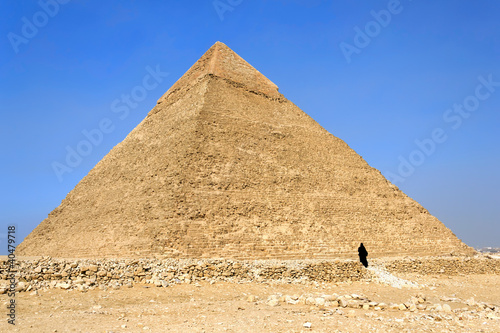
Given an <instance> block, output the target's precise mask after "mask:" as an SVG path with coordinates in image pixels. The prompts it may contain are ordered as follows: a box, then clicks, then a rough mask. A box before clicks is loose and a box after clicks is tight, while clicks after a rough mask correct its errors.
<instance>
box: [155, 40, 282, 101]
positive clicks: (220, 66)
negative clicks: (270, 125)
mask: <svg viewBox="0 0 500 333" xmlns="http://www.w3.org/2000/svg"><path fill="white" fill-rule="evenodd" d="M208 75H212V76H216V77H219V78H223V79H226V80H229V81H232V82H235V83H237V84H239V85H241V86H242V87H243V88H245V89H247V90H250V91H255V92H258V93H262V94H264V95H267V96H269V97H271V98H280V97H281V94H280V93H279V92H278V86H277V85H276V84H274V83H273V82H271V80H269V79H268V78H267V77H265V76H264V75H263V74H262V73H260V72H259V71H258V70H257V69H255V68H254V67H253V66H252V65H250V64H249V63H248V62H246V61H245V60H244V59H243V58H242V57H240V56H239V55H238V54H237V53H236V52H234V51H233V50H231V48H229V47H228V46H227V45H226V44H224V43H222V42H220V41H217V42H215V44H213V45H212V46H211V47H210V48H209V49H208V50H207V51H206V52H205V54H203V56H201V58H200V59H198V61H197V62H196V63H195V64H194V65H193V66H191V68H190V69H189V70H188V71H187V72H186V73H185V74H184V75H183V76H182V77H181V78H180V79H179V80H178V81H177V82H176V83H175V84H174V85H173V86H172V87H171V88H170V89H169V90H168V91H167V92H166V93H165V94H164V95H163V96H162V97H161V98H160V99H159V100H158V103H161V102H163V101H164V100H166V99H167V98H168V97H170V96H171V95H174V94H175V93H176V92H178V91H179V90H182V87H183V86H184V87H189V86H192V85H194V84H195V83H197V82H198V81H199V80H201V79H203V78H204V77H206V76H208Z"/></svg>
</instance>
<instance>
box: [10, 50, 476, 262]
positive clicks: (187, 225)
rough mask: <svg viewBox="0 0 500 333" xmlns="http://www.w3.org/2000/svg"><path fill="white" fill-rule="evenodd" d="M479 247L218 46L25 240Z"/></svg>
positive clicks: (110, 246)
mask: <svg viewBox="0 0 500 333" xmlns="http://www.w3.org/2000/svg"><path fill="white" fill-rule="evenodd" d="M361 242H363V243H364V245H365V247H366V248H367V250H368V252H369V253H370V257H371V258H373V257H376V256H379V257H390V256H405V255H410V256H426V255H449V254H450V253H455V254H472V253H474V251H473V249H472V248H470V247H468V246H467V245H465V244H464V243H462V242H461V241H460V240H459V239H458V238H457V237H456V236H455V235H454V234H453V233H452V232H451V231H450V230H449V229H448V228H447V227H445V226H444V224H443V223H441V222H440V221H439V220H438V219H437V218H435V217H434V216H432V215H431V214H429V212H428V211H427V210H426V209H424V208H423V207H422V206H421V205H419V204H418V203H417V202H415V201H414V200H412V199H411V198H409V197H408V196H406V195H405V194H404V193H403V192H401V191H400V190H399V189H398V188H397V187H396V186H394V185H393V184H391V183H390V182H389V181H387V180H386V179H385V178H384V177H383V176H382V174H381V173H380V172H379V171H378V170H376V169H374V168H372V167H370V166H369V165H368V164H367V163H366V161H364V160H363V158H361V156H359V155H358V154H357V153H356V152H355V151H354V150H352V149H351V148H349V146H348V145H347V144H346V143H345V142H344V141H342V140H341V139H339V138H337V137H335V136H333V135H332V134H330V133H329V132H327V131H326V130H325V129H323V128H322V127H321V126H320V125H319V124H318V123H316V122H315V121H314V120H313V119H312V118H311V117H309V116H308V115H307V114H306V113H304V112H303V111H301V110H300V109H299V108H298V107H297V106H295V105H294V104H293V103H292V102H290V101H288V100H287V99H286V98H285V97H284V96H283V95H281V94H280V93H279V92H278V87H277V86H276V85H275V84H274V83H272V82H271V81H270V80H269V79H267V78H266V77H265V76H264V75H262V74H261V73H260V72H258V71H257V70H256V69H255V68H253V67H252V66H251V65H250V64H248V63H247V62H246V61H245V60H243V59H242V58H241V57H239V56H238V55H237V54H236V53H235V52H233V51H232V50H231V49H229V48H228V47H227V46H226V45H224V44H223V43H220V42H217V43H216V44H214V45H213V46H212V47H211V48H210V49H209V50H208V51H207V52H206V53H205V54H204V55H203V56H202V57H201V58H200V59H199V60H198V61H197V62H196V63H195V64H194V65H193V66H192V67H191V68H190V69H189V70H188V71H187V72H186V73H185V74H184V75H183V76H182V77H181V78H180V79H179V80H178V81H177V82H176V83H175V84H174V85H173V86H172V87H171V88H170V89H169V90H168V91H167V92H166V93H165V94H164V95H163V96H162V97H161V98H160V99H159V100H158V102H157V105H156V106H155V107H154V108H153V109H152V110H151V111H150V112H149V114H148V115H147V116H146V118H145V119H144V120H143V121H142V122H141V123H140V124H139V125H138V126H137V127H136V128H135V129H133V130H132V132H130V134H129V135H128V136H127V137H126V138H125V139H124V140H123V141H122V142H121V143H119V144H118V145H116V146H115V147H114V148H113V149H112V150H111V151H110V152H109V153H108V154H107V155H106V156H105V157H104V158H103V159H102V160H101V161H100V162H99V163H98V164H97V165H96V166H95V167H94V168H93V169H92V170H91V171H90V172H89V173H88V175H87V176H85V177H84V178H83V179H82V180H81V181H80V182H79V183H78V184H77V185H76V187H75V188H74V189H73V190H72V191H71V192H70V193H69V194H68V195H67V197H66V198H65V199H64V200H63V201H62V203H61V205H60V206H59V207H57V208H56V209H54V210H53V211H52V212H51V213H50V214H49V216H48V217H47V218H46V219H45V220H44V221H42V222H41V223H40V225H38V226H37V227H36V228H35V229H34V230H33V231H32V232H31V234H29V235H28V236H27V237H26V239H25V240H24V241H23V242H22V243H21V244H20V245H19V246H18V248H17V250H16V251H17V254H18V255H21V256H39V255H48V256H52V257H73V258H74V257H87V258H93V257H122V258H134V257H142V258H147V257H171V258H233V259H268V258H269V259H308V258H311V259H314V258H318V259H331V258H354V257H356V256H357V247H358V246H359V243H361Z"/></svg>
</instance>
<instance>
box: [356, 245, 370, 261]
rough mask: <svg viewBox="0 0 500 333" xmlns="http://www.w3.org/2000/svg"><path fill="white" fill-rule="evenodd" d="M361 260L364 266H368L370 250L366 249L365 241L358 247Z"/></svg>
mask: <svg viewBox="0 0 500 333" xmlns="http://www.w3.org/2000/svg"><path fill="white" fill-rule="evenodd" d="M358 254H359V261H360V262H361V263H362V264H363V266H365V267H368V260H367V259H366V257H367V256H368V251H366V248H365V246H364V245H363V243H361V245H360V246H359V247H358Z"/></svg>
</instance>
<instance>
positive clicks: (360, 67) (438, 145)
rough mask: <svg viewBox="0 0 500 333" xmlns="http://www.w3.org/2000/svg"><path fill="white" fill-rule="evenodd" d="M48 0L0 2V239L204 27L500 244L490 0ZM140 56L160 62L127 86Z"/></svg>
mask: <svg viewBox="0 0 500 333" xmlns="http://www.w3.org/2000/svg"><path fill="white" fill-rule="evenodd" d="M54 1H55V0H54ZM54 1H50V0H49V1H47V0H42V1H41V2H40V3H41V4H42V5H41V4H40V3H39V2H38V1H22V0H16V1H14V0H7V1H2V2H1V3H0V12H1V13H2V16H3V17H2V20H0V36H1V42H0V66H1V67H0V110H1V115H2V121H1V123H0V142H1V158H2V163H0V188H1V195H0V241H1V243H0V246H1V248H0V253H5V252H6V244H5V238H4V237H5V234H6V232H7V226H8V225H11V224H15V225H17V236H18V237H17V240H18V242H20V241H21V240H22V239H23V238H24V237H25V236H26V235H27V234H28V233H29V232H31V231H32V230H33V228H34V227H35V226H36V225H37V224H39V223H40V222H41V221H42V220H43V219H44V218H45V217H46V216H47V214H49V213H50V212H51V211H52V210H53V209H54V208H55V207H57V206H58V205H59V204H60V202H61V200H62V199H64V197H65V196H66V195H67V193H68V192H69V191H71V189H72V188H73V187H74V186H75V185H76V184H77V183H78V182H79V181H80V180H81V179H82V178H83V177H84V176H85V175H86V174H87V173H88V172H89V170H90V169H91V168H92V167H93V166H94V165H95V164H96V163H97V162H98V161H99V160H100V159H101V158H102V157H103V156H104V155H105V154H107V153H108V152H109V150H110V149H111V148H112V147H113V146H115V145H116V144H117V143H119V142H120V141H122V140H123V139H124V138H125V136H126V135H127V134H128V133H129V132H130V131H131V130H132V129H133V128H134V127H135V126H136V125H137V124H138V123H139V122H140V121H141V120H142V119H143V118H144V117H145V116H146V114H147V113H148V111H149V110H150V109H151V108H152V107H153V106H154V105H155V102H156V100H157V99H158V98H159V97H160V96H161V95H162V94H163V93H164V92H165V91H166V90H167V89H168V88H169V87H170V86H171V85H172V84H173V83H174V82H175V81H176V80H177V79H178V78H179V77H180V76H181V75H182V74H183V73H184V72H185V71H186V70H187V69H188V68H189V67H190V66H191V65H192V64H193V63H194V62H195V61H196V60H197V59H198V58H199V57H200V56H201V55H202V54H203V53H204V52H205V51H206V50H207V49H208V48H209V47H210V46H211V45H212V44H213V43H214V42H216V41H218V40H219V41H222V42H224V43H225V44H227V45H228V46H229V47H231V48H232V49H233V50H234V51H235V52H237V53H238V54H239V55H241V56H242V57H243V58H244V59H245V60H247V61H248V62H249V63H251V64H252V65H253V66H254V67H256V68H257V69H258V70H259V71H260V72H262V73H263V74H264V75H266V76H267V77H268V78H269V79H270V80H271V81H273V82H274V83H276V84H277V85H278V86H279V87H280V91H281V92H282V93H283V94H284V95H285V96H286V97H287V98H288V99H290V100H291V101H292V102H294V103H295V104H297V105H298V106H299V107H300V108H301V109H302V110H303V111H305V112H306V113H308V114H309V115H310V116H312V117H313V118H314V119H315V120H316V121H317V122H319V123H320V124H321V125H322V126H323V127H324V128H326V129H327V130H328V131H329V132H331V133H332V134H334V135H335V136H338V137H340V138H341V139H343V140H344V141H346V142H347V143H348V144H349V145H350V146H351V147H352V148H354V149H355V150H356V151H357V152H358V153H359V154H360V155H362V156H363V157H364V158H365V159H366V160H367V161H368V163H369V164H370V165H371V166H373V167H375V168H377V169H379V170H380V171H381V172H382V173H383V174H384V175H386V176H387V177H389V178H390V179H392V180H393V181H394V183H395V184H396V185H397V186H399V187H400V188H401V189H402V190H403V191H404V192H405V193H406V194H408V195H409V196H411V197H412V198H414V199H415V200H417V201H418V202H420V203H421V204H422V205H423V206H424V207H426V208H427V209H428V210H429V211H430V212H431V213H432V214H434V215H435V216H437V217H438V218H439V219H440V220H441V221H442V222H443V223H445V225H446V226H448V227H449V228H450V229H451V230H452V231H453V232H455V234H456V235H457V236H458V237H459V238H461V239H463V240H464V241H465V242H466V243H468V244H469V245H472V246H475V247H479V246H500V237H499V236H500V223H499V217H500V204H499V199H500V195H499V188H500V176H499V173H498V169H499V164H500V154H499V148H498V147H499V143H500V131H499V130H498V129H499V128H500V61H499V60H500V59H499V58H500V20H499V17H500V3H499V2H498V1H496V0H485V1H474V2H473V1H459V0H448V1H424V0H414V1H410V0H401V1H400V2H399V4H398V2H397V1H392V0H391V1H386V0H384V1H347V0H345V1H314V0H311V1H306V0H295V1H293V0H290V1H285V0H282V1H278V0H276V1H271V0H268V1H265V0H243V1H239V0H221V1H216V5H217V6H218V7H217V8H216V7H215V6H214V1H212V0H199V1H193V0H191V1H188V0H186V1H83V0H74V1H67V0H65V1H63V0H60V2H63V3H62V4H58V6H57V7H56V6H54ZM64 2H66V3H64ZM45 3H49V5H47V6H45V5H43V4H45ZM50 4H51V5H50ZM44 7H45V9H44ZM381 11H382V12H381ZM47 13H48V14H47ZM49 14H50V15H49ZM375 17H378V21H376V18H375ZM147 68H149V70H157V69H158V70H159V71H161V72H168V73H169V74H168V76H165V75H164V74H162V76H160V77H159V79H158V82H157V83H158V84H156V83H155V82H153V81H151V82H153V83H155V85H156V87H154V88H151V84H152V83H151V82H150V88H151V89H150V90H144V89H142V92H143V93H144V92H146V93H145V94H143V95H140V100H139V98H138V97H137V96H139V95H137V94H138V93H140V92H141V87H143V79H144V78H145V76H147V75H148V69H147ZM488 81H490V82H489V83H488ZM137 87H139V88H137ZM134 89H135V90H134ZM133 91H135V93H136V97H137V99H136V100H135V102H137V103H135V102H134V104H131V105H129V106H127V108H128V111H129V114H128V115H127V116H126V117H122V118H123V119H121V118H120V117H119V115H120V114H119V113H114V112H113V107H112V104H113V103H122V104H121V106H122V107H123V106H124V104H123V102H121V101H120V99H121V96H122V95H123V94H125V95H126V94H129V95H130V94H131V93H132V92H133ZM464 104H465V105H464ZM116 106H117V104H115V107H116ZM460 108H461V110H460ZM468 110H469V111H468ZM106 118H107V119H109V120H110V121H111V122H112V125H113V130H112V131H111V133H105V134H104V135H103V138H102V142H99V143H98V144H96V145H93V146H91V151H90V153H89V154H88V155H87V156H84V157H83V158H82V160H81V161H79V162H78V163H75V165H76V166H75V167H73V168H71V170H72V172H71V173H69V172H68V173H64V174H63V175H62V176H61V177H60V178H58V176H57V175H56V173H55V172H54V170H53V166H52V165H53V162H54V161H57V162H60V163H64V161H65V158H66V154H67V151H66V148H67V147H71V148H72V149H76V148H77V145H78V144H79V143H80V142H82V140H85V136H84V134H82V131H84V130H87V131H90V130H92V129H94V128H97V127H98V126H99V123H100V122H101V121H102V120H103V119H106ZM415 140H420V142H422V143H424V144H425V145H424V146H423V148H421V147H420V148H419V146H418V145H417V143H416V142H415ZM82 149H83V148H82ZM402 161H403V162H402Z"/></svg>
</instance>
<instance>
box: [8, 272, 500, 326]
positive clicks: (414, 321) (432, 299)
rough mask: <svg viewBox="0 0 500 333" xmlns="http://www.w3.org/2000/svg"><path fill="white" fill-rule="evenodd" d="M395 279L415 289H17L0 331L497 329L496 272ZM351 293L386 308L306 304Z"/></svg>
mask: <svg viewBox="0 0 500 333" xmlns="http://www.w3.org/2000/svg"><path fill="white" fill-rule="evenodd" d="M399 277H400V278H404V279H406V280H409V281H412V282H415V283H418V284H419V287H413V288H409V287H404V288H401V289H399V288H394V287H391V286H389V285H386V284H381V283H377V282H353V283H349V282H346V283H315V282H310V283H308V284H284V283H275V282H267V283H266V282H264V283H257V282H251V283H229V282H217V283H213V284H210V283H208V282H204V281H201V282H196V283H191V284H184V283H183V284H173V285H171V286H169V287H167V288H162V287H154V286H151V285H150V284H148V285H141V284H137V285H135V286H134V287H132V288H126V287H122V288H120V289H107V290H102V289H99V288H96V289H94V290H88V291H86V292H80V291H77V290H69V291H68V290H61V289H48V290H38V291H36V292H22V293H18V294H16V303H17V310H16V325H15V326H12V325H9V324H7V321H6V320H5V319H4V320H2V321H1V323H0V331H1V332H10V331H12V332H500V312H499V305H500V288H499V286H500V276H499V275H468V276H449V277H448V276H443V275H440V276H430V275H426V276H422V275H418V274H406V275H404V276H403V275H400V276H399ZM352 294H355V295H354V297H356V295H358V296H361V297H364V298H367V299H368V300H369V301H372V302H376V303H386V304H387V306H386V307H385V309H378V308H377V307H376V306H373V304H375V303H373V304H372V306H370V307H369V308H368V309H363V308H350V307H345V308H344V307H337V306H335V302H331V304H333V305H331V304H330V302H327V303H326V305H318V304H311V302H310V301H311V300H312V298H314V299H316V298H321V297H324V296H325V295H330V298H331V297H332V295H333V297H335V296H336V295H340V296H342V295H352ZM286 296H289V297H286ZM294 296H295V297H294ZM300 296H303V297H302V298H300ZM412 296H413V297H414V298H413V300H414V301H415V300H416V299H418V297H420V298H421V301H422V299H425V301H424V302H423V303H421V304H422V305H423V306H425V307H426V308H427V309H426V310H418V309H417V310H414V309H413V310H414V311H410V310H409V309H405V310H399V309H391V308H390V307H389V304H391V303H394V304H404V303H409V302H410V300H411V299H412ZM297 297H299V298H297ZM308 297H312V298H309V302H305V303H309V304H302V303H304V302H300V301H299V302H297V300H299V299H304V298H308ZM327 299H328V297H327ZM472 299H473V300H472ZM8 300H9V298H8V296H7V295H6V294H4V295H0V302H2V304H3V307H2V308H3V309H4V310H3V311H4V312H5V316H4V318H5V317H6V315H7V309H6V304H7V302H8ZM270 300H274V302H272V301H270ZM287 300H289V301H290V302H291V303H297V304H291V303H290V302H287ZM366 302H367V301H366V300H365V303H366ZM485 303H487V304H489V305H490V306H493V310H492V309H490V308H488V307H486V308H484V306H481V304H485ZM417 304H418V302H417ZM437 304H440V305H441V306H443V305H445V304H448V305H449V306H450V308H451V311H449V309H448V311H444V310H442V311H438V310H435V309H431V310H428V308H429V307H432V306H433V305H434V306H435V305H437ZM421 308H422V306H421ZM445 309H447V307H445Z"/></svg>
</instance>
